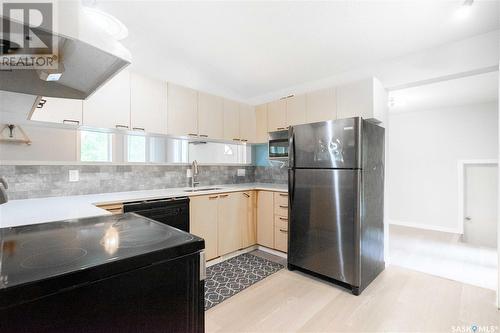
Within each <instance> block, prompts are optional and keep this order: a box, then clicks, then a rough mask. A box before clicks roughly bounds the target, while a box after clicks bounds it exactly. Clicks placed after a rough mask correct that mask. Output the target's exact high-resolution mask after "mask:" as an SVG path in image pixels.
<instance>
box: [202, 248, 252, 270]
mask: <svg viewBox="0 0 500 333" xmlns="http://www.w3.org/2000/svg"><path fill="white" fill-rule="evenodd" d="M254 250H257V245H252V246H249V247H247V248H244V249H242V250H238V251H234V252H231V253H228V254H225V255H223V256H220V257H217V258H214V259H211V260H209V261H207V265H206V267H210V266H213V265H215V264H218V263H221V262H223V261H226V260H228V259H231V258H234V257H237V256H239V255H240V254H244V253H248V252H252V251H254Z"/></svg>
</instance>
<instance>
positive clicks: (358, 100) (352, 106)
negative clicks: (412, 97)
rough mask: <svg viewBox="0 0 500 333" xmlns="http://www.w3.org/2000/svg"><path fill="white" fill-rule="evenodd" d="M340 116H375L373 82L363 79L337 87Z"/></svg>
mask: <svg viewBox="0 0 500 333" xmlns="http://www.w3.org/2000/svg"><path fill="white" fill-rule="evenodd" d="M337 96H338V118H339V119H343V118H351V117H363V118H365V119H369V118H373V82H372V80H371V79H367V80H362V81H357V82H353V83H350V84H346V85H343V86H340V87H337Z"/></svg>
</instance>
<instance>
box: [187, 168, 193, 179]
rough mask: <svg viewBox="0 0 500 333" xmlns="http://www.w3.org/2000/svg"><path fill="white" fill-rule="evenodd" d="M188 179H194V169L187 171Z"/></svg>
mask: <svg viewBox="0 0 500 333" xmlns="http://www.w3.org/2000/svg"><path fill="white" fill-rule="evenodd" d="M186 177H187V178H191V177H193V170H192V169H186Z"/></svg>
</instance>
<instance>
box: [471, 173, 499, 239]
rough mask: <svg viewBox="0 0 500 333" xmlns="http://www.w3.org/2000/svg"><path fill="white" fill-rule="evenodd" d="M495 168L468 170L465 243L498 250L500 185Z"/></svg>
mask: <svg viewBox="0 0 500 333" xmlns="http://www.w3.org/2000/svg"><path fill="white" fill-rule="evenodd" d="M497 173H498V167H497V165H495V164H482V165H481V164H475V165H468V166H466V167H465V183H464V184H465V193H464V195H465V198H464V201H465V202H464V204H465V206H464V208H465V209H464V213H465V215H464V242H466V243H469V244H471V245H477V246H487V247H495V248H496V246H497V245H496V244H497V202H498V200H497V189H498V187H497V183H498V176H497Z"/></svg>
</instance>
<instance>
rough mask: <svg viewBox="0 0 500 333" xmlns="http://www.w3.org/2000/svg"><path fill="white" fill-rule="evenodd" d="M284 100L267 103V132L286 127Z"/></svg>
mask: <svg viewBox="0 0 500 333" xmlns="http://www.w3.org/2000/svg"><path fill="white" fill-rule="evenodd" d="M286 126H287V125H286V100H285V99H280V100H277V101H273V102H270V103H268V104H267V130H268V132H272V131H279V130H284V129H286Z"/></svg>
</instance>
